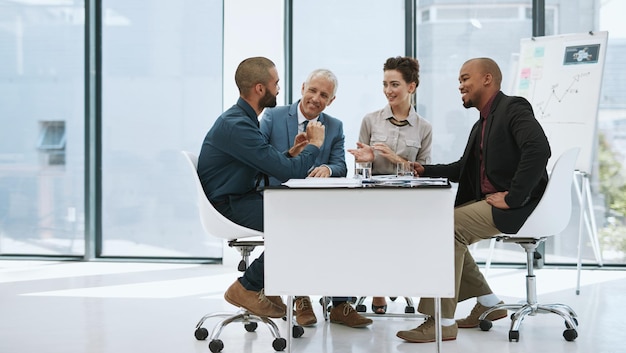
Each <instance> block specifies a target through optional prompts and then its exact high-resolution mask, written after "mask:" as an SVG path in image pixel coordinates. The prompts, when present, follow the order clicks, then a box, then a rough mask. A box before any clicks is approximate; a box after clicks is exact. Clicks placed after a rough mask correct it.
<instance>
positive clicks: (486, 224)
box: [417, 200, 500, 319]
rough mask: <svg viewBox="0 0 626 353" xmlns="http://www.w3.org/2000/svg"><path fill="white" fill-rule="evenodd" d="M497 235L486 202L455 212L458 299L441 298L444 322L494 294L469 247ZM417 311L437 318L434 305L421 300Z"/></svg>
mask: <svg viewBox="0 0 626 353" xmlns="http://www.w3.org/2000/svg"><path fill="white" fill-rule="evenodd" d="M498 234H500V231H499V230H498V229H497V228H496V226H495V224H494V223H493V217H492V215H491V206H490V205H489V204H487V202H486V201H485V200H482V201H472V202H469V203H466V204H464V205H461V206H459V207H456V208H455V209H454V271H455V273H454V279H455V297H454V298H441V317H442V318H447V319H453V318H454V312H455V310H456V304H457V303H458V302H461V301H463V300H465V299H468V298H474V297H478V296H481V295H485V294H491V293H492V291H491V288H489V285H488V284H487V281H486V280H485V277H483V275H482V273H480V270H479V269H478V265H476V262H475V261H474V258H473V257H472V255H471V254H470V252H469V250H468V249H467V246H468V245H470V244H473V243H475V242H477V241H480V240H483V239H489V238H491V237H493V236H495V235H498ZM417 310H418V311H419V312H421V313H423V314H426V315H430V316H434V315H435V301H434V300H433V298H422V299H421V300H420V303H419V307H418V309H417Z"/></svg>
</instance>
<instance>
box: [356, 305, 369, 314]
mask: <svg viewBox="0 0 626 353" xmlns="http://www.w3.org/2000/svg"><path fill="white" fill-rule="evenodd" d="M356 311H357V312H359V313H364V312H366V311H367V307H365V304H359V305H357V306H356Z"/></svg>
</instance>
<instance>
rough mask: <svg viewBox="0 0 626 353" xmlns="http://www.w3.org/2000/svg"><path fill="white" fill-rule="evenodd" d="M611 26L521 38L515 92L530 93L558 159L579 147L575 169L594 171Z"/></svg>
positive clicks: (536, 115)
mask: <svg viewBox="0 0 626 353" xmlns="http://www.w3.org/2000/svg"><path fill="white" fill-rule="evenodd" d="M607 38H608V32H596V33H591V32H590V33H583V34H565V35H556V36H546V37H535V38H526V39H522V40H521V43H520V56H519V63H518V69H517V73H516V76H515V84H514V87H513V88H514V93H513V94H514V95H517V96H522V97H525V98H526V99H528V101H529V102H530V103H531V104H532V106H533V111H534V113H535V117H536V118H537V120H538V121H539V123H541V126H542V127H543V129H544V131H545V132H546V136H547V137H548V141H549V142H550V148H551V149H552V158H550V161H549V162H548V168H549V169H550V168H552V164H554V161H556V159H557V158H558V156H560V155H561V154H562V153H563V152H565V151H566V150H568V149H570V148H571V147H580V155H579V157H578V160H577V162H576V169H577V170H579V171H582V172H586V173H591V171H592V167H593V159H594V153H595V151H596V148H595V147H594V146H595V145H596V134H597V120H598V119H597V118H598V102H599V99H600V88H601V84H602V74H603V71H604V59H605V53H606V43H607Z"/></svg>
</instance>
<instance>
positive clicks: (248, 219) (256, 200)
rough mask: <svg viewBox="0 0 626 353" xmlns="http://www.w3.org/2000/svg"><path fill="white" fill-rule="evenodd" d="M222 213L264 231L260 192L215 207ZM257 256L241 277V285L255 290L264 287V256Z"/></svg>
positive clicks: (231, 199) (242, 224)
mask: <svg viewBox="0 0 626 353" xmlns="http://www.w3.org/2000/svg"><path fill="white" fill-rule="evenodd" d="M215 208H216V209H217V210H218V211H219V212H220V213H221V214H223V215H224V216H225V217H226V218H228V219H230V220H231V221H233V222H235V223H237V224H239V225H241V226H244V227H247V228H251V229H255V230H258V231H261V232H262V231H263V196H262V195H261V194H260V193H251V194H246V195H243V196H240V197H231V198H230V199H229V200H228V202H226V203H224V204H220V205H217V206H216V207H215ZM263 254H265V253H262V254H261V256H259V257H258V258H256V259H255V260H254V261H252V263H250V265H249V266H248V268H247V269H246V272H244V273H243V276H242V277H240V278H239V282H241V285H242V286H243V287H244V288H245V289H247V290H252V291H255V292H258V291H260V290H261V289H263V287H264V278H263V275H264V267H265V266H264V256H263Z"/></svg>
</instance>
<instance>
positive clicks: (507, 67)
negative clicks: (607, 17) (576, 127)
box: [416, 0, 625, 264]
mask: <svg viewBox="0 0 626 353" xmlns="http://www.w3.org/2000/svg"><path fill="white" fill-rule="evenodd" d="M598 17H599V8H597V7H596V5H595V2H594V1H590V0H578V1H564V0H553V1H546V11H545V35H556V34H565V33H586V32H588V31H590V30H592V31H593V30H600V29H603V28H598V25H597V23H598ZM416 18H417V21H418V23H417V49H418V58H419V60H420V62H421V64H422V70H421V75H422V77H423V80H422V82H421V84H420V88H419V89H418V109H419V111H420V113H421V114H422V115H423V116H425V117H426V119H429V120H430V121H431V122H432V124H433V160H434V161H435V162H437V163H449V162H453V161H456V160H458V159H459V157H460V156H461V154H462V153H463V148H464V147H465V144H466V141H467V137H468V134H469V129H470V127H471V126H472V125H473V123H474V122H475V121H476V120H477V119H478V112H477V111H476V110H475V109H470V110H466V109H464V108H463V107H462V105H461V100H460V94H459V92H458V72H459V71H458V70H459V68H460V67H461V65H462V64H463V62H464V61H465V60H467V59H469V58H473V57H481V56H486V57H491V58H493V59H495V60H496V61H497V62H498V63H499V65H500V67H501V69H502V72H503V75H504V81H503V87H502V90H503V91H504V92H505V93H508V94H513V93H514V90H513V84H514V82H513V80H514V77H515V73H516V70H517V63H518V53H519V50H520V39H522V38H529V37H531V36H532V35H533V33H532V4H531V1H465V2H463V1H461V2H455V3H454V4H451V3H450V2H448V1H438V0H425V1H424V0H422V1H418V6H417V14H416ZM622 45H623V44H622ZM615 49H617V48H616V47H614V48H611V43H609V49H608V50H607V58H606V64H605V81H604V82H605V85H604V88H603V92H604V93H603V94H602V97H603V99H604V101H605V103H602V100H601V104H600V112H599V120H600V121H601V122H602V124H601V125H600V131H601V134H602V133H604V132H602V131H605V130H609V131H611V133H610V137H611V139H612V140H611V141H612V142H613V144H612V146H613V147H617V146H619V141H620V136H622V134H620V131H622V130H623V129H620V124H619V122H620V121H623V119H624V118H623V117H624V107H623V102H624V95H623V92H621V91H619V87H623V84H621V86H619V85H620V84H619V83H618V82H623V79H622V80H621V81H620V79H619V77H620V76H619V73H621V75H622V76H621V77H623V73H624V69H623V63H622V64H617V61H618V60H619V59H617V58H618V57H619V55H618V56H615V55H616V54H617V53H612V50H615ZM617 50H619V49H617ZM612 58H614V59H612ZM620 66H621V68H620ZM607 83H611V84H610V85H609V86H607ZM617 102H622V106H621V108H620V105H619V104H617ZM606 109H611V114H613V115H612V116H613V118H612V119H603V118H602V117H603V116H606V114H607V111H606ZM620 109H621V110H620ZM620 117H621V120H620ZM604 120H606V121H604ZM604 134H607V133H604ZM594 150H595V152H596V155H598V156H599V155H600V154H601V153H604V152H602V151H600V150H598V148H596V147H594ZM618 151H619V149H618ZM624 152H625V151H624V149H623V148H622V149H621V154H620V153H617V154H616V155H617V156H622V158H623V156H624V154H623V153H624ZM622 161H623V159H622ZM599 174H600V173H599V170H596V171H594V173H592V175H591V178H592V194H593V199H592V201H591V203H592V204H593V206H594V207H593V208H594V212H595V216H596V217H595V219H596V220H597V222H596V223H597V225H598V228H599V229H600V230H602V229H603V228H604V227H605V226H606V224H605V223H606V222H605V220H606V219H607V217H606V216H607V213H611V211H610V210H609V208H607V207H608V205H606V203H605V201H604V195H603V194H601V190H600V187H599V183H600V175H599ZM573 199H574V200H575V201H576V200H577V198H576V197H574V198H573ZM605 206H607V207H605ZM579 215H580V207H579V204H578V203H577V202H575V204H574V209H573V211H572V218H571V222H570V224H569V226H568V228H567V229H566V230H565V231H564V235H565V237H558V238H554V239H551V240H550V241H549V242H548V243H546V256H545V261H546V262H547V263H576V261H577V254H578V249H577V246H578V235H579V229H580V227H579V223H580V221H579V219H580V217H579ZM608 219H609V220H613V221H614V223H615V224H619V222H622V223H621V224H623V213H621V218H620V217H609V218H608ZM620 220H621V221H620ZM590 225H591V224H590ZM583 227H585V226H583ZM615 229H620V228H617V227H616V228H615ZM621 229H624V228H621ZM601 233H602V232H600V234H601ZM597 234H598V233H596V235H597ZM617 234H618V230H613V233H611V234H610V235H609V236H606V237H605V240H607V239H613V242H614V244H612V245H610V244H609V242H611V241H610V240H609V241H608V242H606V241H605V243H604V244H602V246H601V247H602V248H603V249H604V250H605V251H604V254H605V256H606V255H610V256H609V258H607V260H609V261H604V262H605V263H607V262H608V263H611V262H613V263H623V262H624V258H623V254H624V252H623V250H624V249H622V250H620V251H621V255H616V254H615V251H614V250H615V249H613V250H609V248H616V247H617V248H619V247H620V246H621V243H622V242H621V241H619V240H618V239H617V238H618V237H617ZM596 235H593V236H592V237H590V236H589V233H588V232H587V229H586V227H585V228H584V229H583V243H582V245H583V247H582V257H583V262H585V263H593V264H595V263H600V262H601V261H602V260H603V259H601V257H600V253H601V252H602V249H598V248H597V247H595V248H594V245H595V244H596V242H595V241H596V240H597V236H596ZM616 241H617V244H615V242H616ZM488 246H489V242H481V243H479V244H478V247H477V248H476V249H475V251H476V254H475V255H476V258H477V259H478V260H484V259H485V258H486V256H487V255H488V252H487V251H486V250H487V248H488ZM622 247H623V246H622ZM496 249H497V251H496V252H495V254H494V255H493V260H494V261H504V262H511V261H520V262H523V261H525V257H524V256H525V255H524V253H523V252H520V251H519V249H518V248H517V247H516V246H515V245H511V244H500V243H498V245H497V247H496Z"/></svg>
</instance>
